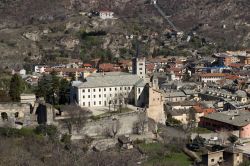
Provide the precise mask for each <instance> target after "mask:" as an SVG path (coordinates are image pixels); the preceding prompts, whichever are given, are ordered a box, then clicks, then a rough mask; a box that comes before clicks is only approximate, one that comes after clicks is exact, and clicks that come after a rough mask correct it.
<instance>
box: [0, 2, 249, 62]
mask: <svg viewBox="0 0 250 166" xmlns="http://www.w3.org/2000/svg"><path fill="white" fill-rule="evenodd" d="M158 3H159V6H160V7H161V8H162V9H163V10H164V12H166V13H167V15H169V16H170V19H171V20H172V21H173V22H174V24H175V25H176V26H177V27H178V28H179V29H180V30H182V31H185V32H186V34H187V33H189V32H190V31H195V32H197V33H198V34H200V35H201V36H203V37H205V38H209V39H211V40H212V41H213V40H214V41H216V42H217V43H218V44H221V45H224V44H225V43H226V46H227V47H228V49H230V48H232V49H234V48H241V47H245V48H249V43H250V41H249V37H250V34H249V32H250V30H249V26H250V23H249V21H250V13H249V3H250V2H249V1H248V0H202V1H200V0H158ZM107 9H108V10H112V11H114V12H115V17H116V18H117V19H112V20H101V19H99V18H98V17H91V18H90V17H88V16H86V15H84V13H86V12H90V11H92V10H97V11H99V10H107ZM168 29H169V25H168V24H167V23H166V22H165V20H164V19H163V18H162V17H161V15H159V13H158V12H157V11H156V10H155V8H154V7H153V6H152V5H151V4H150V1H149V0H136V1H135V0H53V1H50V0H8V1H7V0H4V1H1V2H0V52H1V54H0V62H1V64H6V65H7V64H8V65H9V64H19V63H23V62H25V63H39V62H48V61H54V60H55V57H73V58H82V59H85V60H87V59H89V58H91V57H102V58H104V59H106V60H109V58H107V57H109V56H110V54H112V55H113V56H116V57H117V56H123V57H124V56H125V57H126V56H127V57H129V56H131V55H132V54H133V53H134V50H135V47H136V40H135V39H137V38H139V39H141V42H142V43H143V46H142V48H141V50H142V52H143V53H145V54H149V55H150V54H152V53H153V52H154V51H155V50H156V49H160V48H163V47H165V45H166V41H165V39H164V40H163V38H165V37H164V35H165V34H166V33H167V32H168ZM99 31H104V32H105V35H100V36H87V37H86V36H85V37H83V36H82V34H84V33H89V32H99ZM131 35H132V36H133V38H128V36H131ZM167 42H168V41H167ZM177 45H178V43H177ZM171 48H172V47H171ZM173 48H174V47H173Z"/></svg>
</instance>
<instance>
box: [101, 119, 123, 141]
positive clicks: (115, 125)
mask: <svg viewBox="0 0 250 166" xmlns="http://www.w3.org/2000/svg"><path fill="white" fill-rule="evenodd" d="M120 129H121V123H120V121H119V120H118V119H115V120H112V122H111V124H110V125H109V126H108V127H107V128H106V130H105V134H106V136H108V137H113V138H114V137H115V136H116V135H117V133H118V132H119V130H120Z"/></svg>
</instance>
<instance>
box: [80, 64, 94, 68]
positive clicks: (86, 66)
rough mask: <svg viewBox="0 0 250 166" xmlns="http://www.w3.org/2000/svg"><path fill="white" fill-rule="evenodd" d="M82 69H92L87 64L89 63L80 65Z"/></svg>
mask: <svg viewBox="0 0 250 166" xmlns="http://www.w3.org/2000/svg"><path fill="white" fill-rule="evenodd" d="M82 67H83V68H84V69H91V68H92V65H91V64H89V63H84V64H83V65H82Z"/></svg>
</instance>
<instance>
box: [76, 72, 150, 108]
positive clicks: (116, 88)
mask: <svg viewBox="0 0 250 166" xmlns="http://www.w3.org/2000/svg"><path fill="white" fill-rule="evenodd" d="M111 73H112V72H111ZM114 73H115V72H114ZM107 74H108V73H107ZM109 74H110V73H109ZM144 86H145V84H144V81H143V79H141V78H139V77H138V76H136V75H131V74H123V73H121V74H117V75H102V74H101V73H96V74H95V75H94V76H93V75H92V76H90V77H87V78H86V82H80V81H76V82H73V84H72V92H71V101H76V102H77V103H78V104H79V106H81V107H100V106H110V105H119V104H120V103H122V104H124V103H126V102H127V103H132V104H134V105H136V106H141V105H143V104H145V103H143V102H144V101H143V99H144V98H143V97H142V95H143V94H142V93H143V90H144ZM125 100H126V102H125Z"/></svg>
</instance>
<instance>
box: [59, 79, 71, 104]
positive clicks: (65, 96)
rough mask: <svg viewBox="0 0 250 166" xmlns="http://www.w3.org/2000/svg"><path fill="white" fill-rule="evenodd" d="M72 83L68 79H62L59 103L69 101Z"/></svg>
mask: <svg viewBox="0 0 250 166" xmlns="http://www.w3.org/2000/svg"><path fill="white" fill-rule="evenodd" d="M69 91H70V83H69V81H68V80H66V79H61V81H60V86H59V104H66V103H69Z"/></svg>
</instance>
